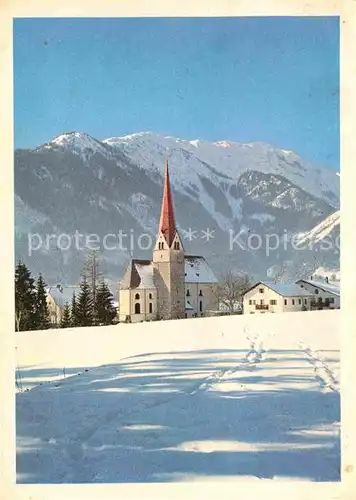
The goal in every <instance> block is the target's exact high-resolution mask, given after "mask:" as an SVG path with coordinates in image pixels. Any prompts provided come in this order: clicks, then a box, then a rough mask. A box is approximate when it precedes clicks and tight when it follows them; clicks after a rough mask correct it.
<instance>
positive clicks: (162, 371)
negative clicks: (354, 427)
mask: <svg viewBox="0 0 356 500" xmlns="http://www.w3.org/2000/svg"><path fill="white" fill-rule="evenodd" d="M338 321H339V311H317V312H310V313H306V312H302V313H282V314H270V315H263V316H262V317H259V318H257V317H252V316H248V317H246V316H235V317H222V318H208V319H200V320H199V319H194V320H186V321H176V322H165V323H163V322H158V323H151V324H141V325H119V326H118V327H115V328H117V329H121V328H122V327H124V329H123V332H122V334H121V335H120V336H118V338H115V341H114V340H113V333H112V332H114V334H115V335H116V332H117V330H116V331H115V330H114V329H113V328H112V327H110V328H103V329H96V328H92V329H85V330H86V333H87V342H86V343H85V347H86V349H85V352H82V350H81V349H78V351H76V353H75V352H73V350H71V349H68V348H67V349H65V348H64V346H63V347H62V351H61V352H60V353H59V352H58V349H59V348H60V345H61V344H60V341H59V339H57V341H56V348H57V349H56V350H55V351H54V352H53V351H52V349H49V346H48V345H47V351H45V352H46V354H47V356H48V357H47V359H46V358H43V363H44V365H46V366H47V367H48V366H49V365H50V364H51V363H52V366H55V363H56V362H57V360H56V357H55V353H56V354H57V355H58V358H57V359H59V357H62V356H65V354H66V353H67V356H66V362H67V365H69V364H70V363H72V364H73V367H74V364H75V365H77V366H79V365H82V366H85V364H86V363H87V362H88V361H90V360H91V359H93V358H94V355H95V353H94V352H92V350H95V348H96V351H97V353H98V356H97V359H96V363H93V367H91V368H85V369H84V370H83V371H82V372H80V375H76V376H72V377H69V378H66V379H61V380H57V381H52V382H50V383H47V384H43V385H40V386H37V387H35V388H34V389H32V390H30V391H28V392H24V393H23V394H18V395H17V452H18V458H17V475H18V476H17V480H18V482H21V483H36V482H39V483H43V482H49V483H58V482H61V483H79V482H84V483H85V482H89V483H91V482H94V483H95V482H156V481H164V482H167V481H187V480H188V481H196V480H199V481H201V480H208V479H210V480H211V479H212V478H215V480H216V479H219V480H225V479H226V480H229V479H248V478H268V479H286V478H288V479H291V478H293V479H297V480H312V481H336V480H339V466H340V449H339V448H340V444H339V418H340V415H339V413H340V409H339V392H338V390H339V389H338V363H339V360H338V350H339V349H338V344H339V339H338ZM166 325H167V326H168V328H167V326H166ZM180 325H182V326H183V325H184V328H179V326H180ZM99 330H102V331H101V332H100V333H99V335H98V334H97V333H95V332H98V331H99ZM125 330H126V331H125ZM311 330H312V331H311ZM77 332H78V329H77V330H72V331H71V336H70V338H71V339H73V338H74V335H73V334H74V333H77ZM32 333H34V334H36V333H38V337H37V339H36V340H34V343H35V344H36V342H37V340H38V338H40V339H41V341H43V332H32ZM57 333H58V335H59V336H61V342H66V339H68V338H69V337H67V333H69V332H64V331H61V332H57ZM78 333H79V332H78ZM25 337H26V335H24V336H23V337H22V338H25ZM118 339H119V340H118ZM82 340H83V337H82V336H81V335H79V338H78V339H77V341H76V343H75V345H78V344H77V343H78V342H79V345H80V342H81V341H82ZM129 340H130V341H129ZM105 341H107V342H108V346H107V348H106V351H108V352H106V353H105V349H104V348H103V349H100V348H99V344H101V343H102V342H105ZM110 342H111V343H110ZM18 347H19V354H21V353H22V355H23V356H24V355H25V353H31V355H32V356H34V353H35V354H36V356H38V351H39V350H40V347H39V345H38V344H37V350H36V349H33V350H31V351H29V346H28V345H26V344H25V343H23V344H22V346H21V344H19V346H18ZM21 347H22V349H21ZM78 347H79V346H78ZM114 347H115V348H116V349H117V350H118V349H119V348H120V351H121V354H123V356H122V358H121V359H120V358H119V356H118V355H117V354H116V356H117V357H116V360H114V361H113V356H115V353H114V352H110V351H111V350H112V349H113V348H114ZM26 348H27V350H26ZM64 351H65V352H64ZM130 352H131V355H130ZM75 354H76V356H77V357H76V359H75ZM105 356H106V361H107V363H105V362H103V360H104V358H105ZM61 359H62V358H61ZM36 360H37V358H36V359H34V357H32V362H33V361H36ZM100 364H101V365H102V366H98V365H100ZM95 366H96V367H95ZM85 370H87V371H85ZM78 373H79V372H78ZM28 381H29V383H33V382H32V381H31V377H29V378H28Z"/></svg>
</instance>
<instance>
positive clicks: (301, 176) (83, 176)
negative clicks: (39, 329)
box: [14, 132, 340, 289]
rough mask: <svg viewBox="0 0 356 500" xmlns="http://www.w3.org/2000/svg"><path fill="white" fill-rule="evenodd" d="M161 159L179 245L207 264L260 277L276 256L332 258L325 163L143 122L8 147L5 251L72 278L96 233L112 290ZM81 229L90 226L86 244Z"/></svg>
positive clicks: (156, 189) (138, 233) (335, 220)
mask: <svg viewBox="0 0 356 500" xmlns="http://www.w3.org/2000/svg"><path fill="white" fill-rule="evenodd" d="M166 160H168V162H169V169H170V177H171V185H172V190H173V196H174V204H175V213H176V220H177V225H178V229H179V231H180V233H181V236H182V238H183V244H184V247H185V250H186V252H187V253H190V254H202V255H204V256H205V257H206V258H207V260H208V261H209V262H210V264H211V266H212V268H213V270H214V271H215V273H216V274H217V275H219V274H220V273H222V272H223V271H226V270H230V269H231V270H240V271H245V272H247V273H248V274H250V275H251V276H253V277H254V278H256V279H263V278H265V277H266V276H271V274H272V275H273V273H274V272H277V273H278V269H280V268H281V267H282V268H283V279H285V280H287V279H291V278H297V277H303V276H305V275H308V274H310V273H311V272H313V270H314V269H316V268H317V267H320V266H322V267H323V268H332V269H337V268H338V267H339V249H338V245H336V244H334V243H335V241H336V240H337V239H338V238H339V220H340V218H339V205H340V199H339V181H340V179H339V176H338V175H337V174H336V173H335V172H334V171H332V170H330V169H327V168H323V167H321V166H317V165H314V164H313V163H311V162H308V161H306V160H304V159H302V158H301V157H300V156H299V155H297V154H296V153H295V152H293V151H286V150H283V149H278V148H276V147H274V146H272V145H269V144H265V143H249V144H240V143H236V142H231V141H219V142H207V141H202V140H183V139H179V138H174V137H170V136H163V135H158V134H155V133H153V132H140V133H136V134H131V135H128V136H124V137H111V138H108V139H104V140H98V139H95V138H93V137H91V136H90V135H88V134H86V133H82V132H68V133H63V134H61V135H59V136H57V137H55V138H54V139H53V140H51V141H50V142H48V143H46V144H42V145H40V146H39V147H37V148H34V149H17V150H15V153H14V165H15V241H16V245H15V256H16V259H20V258H21V259H23V260H24V261H25V262H26V263H27V264H28V265H29V267H30V269H31V270H33V272H34V273H39V272H42V273H43V275H44V277H45V279H46V281H47V283H49V284H55V283H58V282H61V283H69V284H75V283H77V282H78V280H79V275H80V271H81V269H82V265H83V262H84V259H85V256H86V255H87V253H88V250H89V247H90V248H94V246H95V245H97V244H98V242H100V245H101V251H100V252H99V255H100V258H101V266H102V271H103V273H104V275H105V276H106V277H107V278H108V280H109V282H110V283H111V284H112V287H113V289H115V287H116V283H117V281H118V280H120V279H121V278H122V276H123V272H124V269H125V267H126V265H127V263H128V261H129V259H130V256H131V255H133V256H135V257H138V258H150V257H151V255H152V245H153V243H154V237H155V235H156V233H157V228H158V221H159V215H160V205H161V197H162V185H163V175H164V166H165V161H166ZM78 233H79V234H80V235H83V236H82V237H81V238H82V240H81V241H82V242H81V245H79V248H76V247H75V244H74V235H75V234H78ZM118 234H120V235H121V240H120V239H119V238H118V237H117V235H118ZM29 235H32V236H29ZM34 235H36V236H34ZM85 235H97V236H91V237H90V238H91V240H90V241H91V242H92V244H91V246H90V245H85V244H84V243H83V240H84V239H85V237H86V236H85ZM105 235H109V236H107V238H106V240H105ZM114 235H116V236H114ZM124 235H126V236H124ZM327 238H329V239H331V240H332V243H331V247H330V245H329V247H330V248H328V249H327V250H325V249H324V248H323V243H325V240H326V239H327ZM94 240H95V245H94V243H93V241H94ZM104 240H105V241H106V242H107V241H108V240H110V248H106V250H105V249H103V248H102V246H103V242H104ZM277 240H278V242H279V244H278V247H276V245H277V243H276V242H277ZM29 241H30V242H32V248H33V250H32V251H31V252H30V253H31V255H29ZM120 241H121V244H120V245H119V243H120ZM293 241H296V244H295V245H292V243H293ZM114 242H115V243H116V248H113V247H114V246H115V243H114ZM268 242H269V247H271V246H273V247H276V248H274V249H273V250H272V249H271V248H269V250H268V249H267V248H266V246H268ZM83 245H84V247H85V248H84V249H83ZM93 245H94V246H93ZM324 246H326V245H324ZM77 247H78V245H77ZM35 248H37V249H35Z"/></svg>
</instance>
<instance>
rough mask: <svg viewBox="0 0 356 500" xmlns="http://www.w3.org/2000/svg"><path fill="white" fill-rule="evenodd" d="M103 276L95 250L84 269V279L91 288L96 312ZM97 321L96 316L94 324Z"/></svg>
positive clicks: (89, 256)
mask: <svg viewBox="0 0 356 500" xmlns="http://www.w3.org/2000/svg"><path fill="white" fill-rule="evenodd" d="M102 277H103V274H102V273H101V272H100V262H99V259H98V256H97V252H96V251H95V250H93V251H92V252H90V253H89V255H88V257H87V259H86V261H85V264H84V268H83V271H82V278H85V279H86V280H87V282H88V284H89V287H90V293H91V298H92V303H93V309H94V312H95V304H96V295H97V290H98V286H99V282H100V280H101V279H102ZM95 321H96V318H95V314H94V323H95Z"/></svg>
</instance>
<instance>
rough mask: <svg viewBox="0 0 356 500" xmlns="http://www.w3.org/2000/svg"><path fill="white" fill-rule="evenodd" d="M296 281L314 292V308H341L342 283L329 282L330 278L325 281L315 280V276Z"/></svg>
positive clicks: (312, 302) (312, 306)
mask: <svg viewBox="0 0 356 500" xmlns="http://www.w3.org/2000/svg"><path fill="white" fill-rule="evenodd" d="M296 283H297V284H298V285H299V286H300V287H302V288H303V289H304V290H307V291H308V292H310V293H312V294H313V299H312V301H311V308H312V309H340V283H329V279H328V278H325V280H324V281H321V280H315V279H313V277H311V278H310V279H300V280H298V281H297V282H296Z"/></svg>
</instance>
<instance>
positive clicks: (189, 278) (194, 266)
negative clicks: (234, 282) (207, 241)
mask: <svg viewBox="0 0 356 500" xmlns="http://www.w3.org/2000/svg"><path fill="white" fill-rule="evenodd" d="M184 263H185V266H184V267H185V270H184V273H185V282H186V283H217V282H218V280H217V279H216V277H215V275H214V273H213V271H212V270H211V268H210V266H209V264H208V263H207V261H206V260H205V259H204V257H202V256H201V255H185V256H184Z"/></svg>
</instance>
